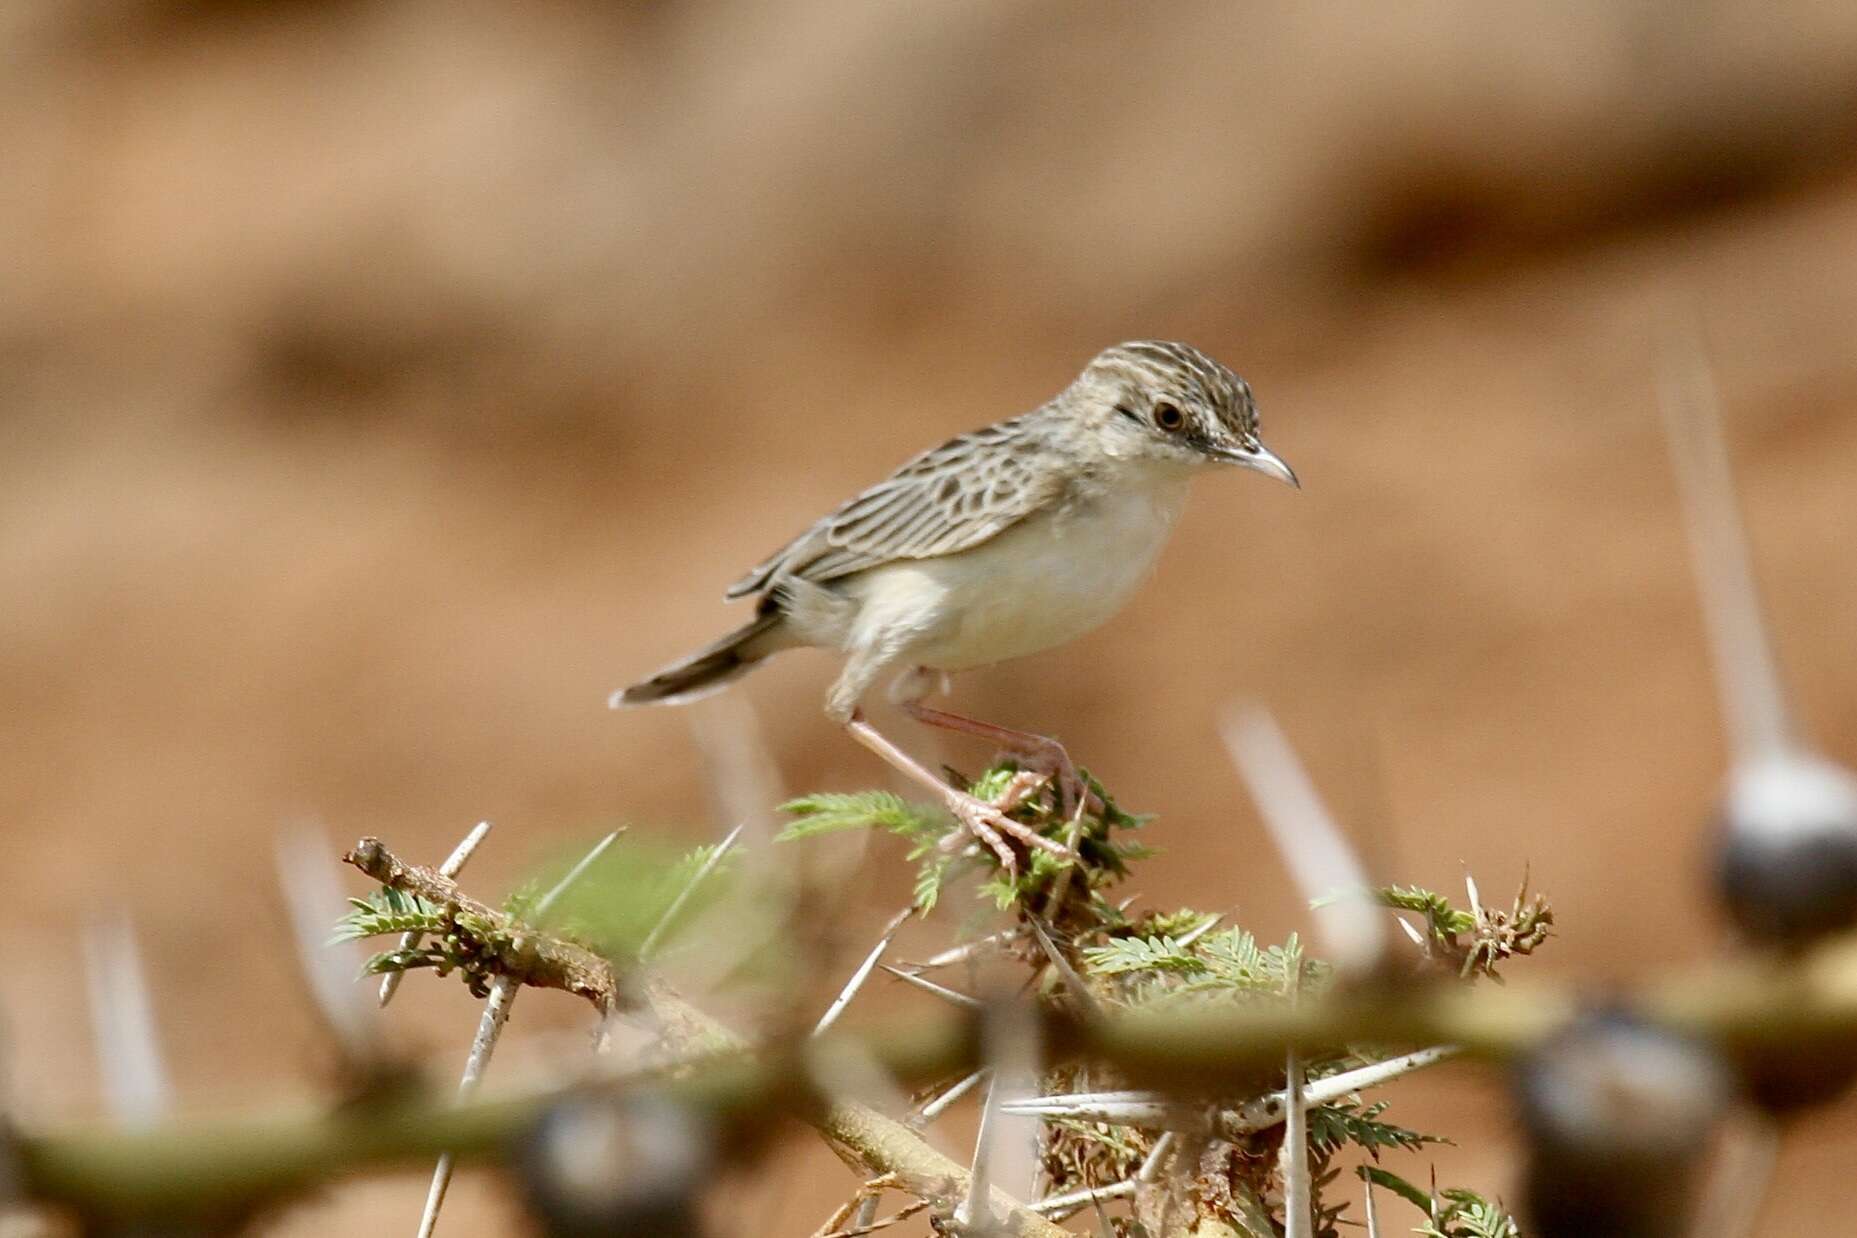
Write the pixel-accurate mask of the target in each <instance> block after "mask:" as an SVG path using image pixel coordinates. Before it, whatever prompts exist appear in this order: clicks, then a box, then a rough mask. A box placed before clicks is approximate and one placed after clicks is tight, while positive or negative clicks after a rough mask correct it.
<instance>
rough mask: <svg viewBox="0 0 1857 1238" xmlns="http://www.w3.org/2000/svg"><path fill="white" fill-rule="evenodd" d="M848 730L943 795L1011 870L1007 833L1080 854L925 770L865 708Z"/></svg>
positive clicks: (1014, 865) (1069, 855)
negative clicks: (868, 718) (876, 724)
mask: <svg viewBox="0 0 1857 1238" xmlns="http://www.w3.org/2000/svg"><path fill="white" fill-rule="evenodd" d="M845 729H846V730H847V731H850V732H851V737H852V738H853V739H855V740H857V741H858V742H859V743H860V744H863V745H864V746H865V747H866V748H869V749H870V750H871V751H872V752H874V753H876V754H877V755H878V756H880V757H882V758H883V759H884V760H885V761H887V762H888V763H889V764H890V765H891V766H892V767H894V768H895V769H897V770H899V771H901V772H902V773H903V774H905V775H907V776H908V777H910V778H912V779H914V780H915V781H916V782H919V783H921V784H922V785H923V786H924V787H927V788H928V789H929V790H931V791H933V792H935V794H937V795H939V796H940V797H941V799H942V802H943V803H945V804H946V805H947V806H948V811H949V812H951V813H953V814H954V818H955V820H956V821H958V822H960V823H961V827H962V828H963V829H964V830H966V832H967V833H969V834H972V835H973V836H974V837H975V838H977V839H979V840H980V841H981V842H983V843H985V844H986V845H987V846H988V847H989V848H991V849H992V851H993V854H994V855H996V856H998V857H999V862H1000V865H1001V866H1002V867H1004V868H1005V870H1006V871H1007V872H1008V873H1017V872H1018V858H1017V857H1016V856H1014V855H1013V853H1012V848H1011V847H1010V846H1008V845H1007V844H1006V839H1005V837H1004V836H1005V835H1007V834H1010V835H1012V836H1013V837H1014V838H1017V839H1019V840H1020V841H1021V842H1023V843H1025V844H1026V845H1027V846H1031V847H1042V848H1044V849H1045V850H1046V851H1050V852H1052V853H1054V854H1056V855H1060V856H1062V857H1063V858H1065V859H1067V860H1073V859H1075V858H1076V853H1075V852H1074V851H1072V850H1071V849H1070V848H1068V847H1066V846H1064V844H1062V843H1060V842H1056V841H1054V840H1052V839H1049V838H1046V837H1045V836H1044V835H1043V834H1040V833H1039V832H1038V831H1037V830H1034V829H1032V828H1031V827H1030V826H1028V825H1024V824H1021V823H1020V822H1017V821H1014V820H1013V819H1012V818H1011V817H1008V816H1007V815H1006V814H1005V813H1003V812H1001V811H1000V810H999V809H998V808H995V807H994V806H993V805H991V804H989V803H987V802H986V801H985V800H982V799H978V798H976V797H975V796H972V795H969V794H968V793H967V792H965V791H957V790H955V789H954V788H953V787H951V786H949V785H948V784H947V783H945V782H943V781H942V780H941V779H939V778H937V777H936V776H935V775H934V774H932V773H930V772H929V771H928V770H927V769H925V768H924V767H923V766H922V764H921V762H919V761H917V760H916V759H915V758H914V757H912V756H910V755H909V754H908V753H906V752H904V751H903V750H902V749H901V748H898V747H897V746H896V745H895V744H893V743H891V742H890V741H889V740H888V739H886V738H884V735H883V733H882V732H881V731H879V730H878V729H877V728H876V727H874V726H872V725H871V724H870V723H869V722H867V721H866V720H865V718H864V713H863V711H862V710H853V711H852V714H851V717H850V719H849V720H848V721H847V722H846V723H845ZM943 845H946V843H944V844H943Z"/></svg>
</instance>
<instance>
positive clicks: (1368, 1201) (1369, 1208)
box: [1361, 1178, 1380, 1238]
mask: <svg viewBox="0 0 1857 1238" xmlns="http://www.w3.org/2000/svg"><path fill="white" fill-rule="evenodd" d="M1363 1185H1364V1186H1365V1187H1366V1188H1367V1190H1366V1198H1365V1199H1364V1200H1363V1202H1362V1204H1361V1211H1362V1212H1363V1213H1364V1214H1365V1215H1366V1218H1367V1238H1380V1214H1379V1212H1377V1211H1376V1210H1375V1209H1374V1206H1373V1179H1371V1178H1368V1179H1365V1180H1364V1181H1363Z"/></svg>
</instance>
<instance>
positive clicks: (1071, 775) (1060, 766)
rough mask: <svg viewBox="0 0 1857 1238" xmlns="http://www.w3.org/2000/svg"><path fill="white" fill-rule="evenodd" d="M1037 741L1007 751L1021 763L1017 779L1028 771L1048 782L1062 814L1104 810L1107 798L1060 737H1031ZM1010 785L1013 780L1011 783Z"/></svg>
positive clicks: (1062, 815) (1069, 814) (1039, 780)
mask: <svg viewBox="0 0 1857 1238" xmlns="http://www.w3.org/2000/svg"><path fill="white" fill-rule="evenodd" d="M1029 738H1030V739H1032V740H1035V741H1037V742H1028V743H1025V744H1021V745H1018V746H1015V747H1014V748H1011V749H1009V750H1008V752H1007V755H1009V756H1011V757H1012V758H1013V759H1014V760H1016V761H1017V762H1018V763H1019V773H1018V774H1015V775H1014V776H1013V781H1014V782H1017V781H1018V779H1019V778H1021V777H1023V776H1025V775H1026V774H1031V775H1033V776H1034V777H1035V778H1036V780H1037V781H1038V782H1040V783H1045V782H1048V783H1050V784H1051V790H1052V791H1053V792H1054V793H1055V794H1056V795H1057V811H1058V815H1059V816H1061V817H1066V818H1070V817H1074V816H1077V815H1079V814H1081V813H1095V814H1097V815H1099V816H1100V815H1101V814H1102V812H1103V801H1102V798H1101V797H1100V796H1098V795H1097V794H1096V792H1094V791H1092V790H1090V784H1089V783H1087V782H1085V781H1084V780H1083V775H1082V774H1079V773H1078V772H1077V766H1076V763H1075V762H1073V761H1072V760H1071V759H1070V753H1069V752H1067V751H1065V749H1064V745H1063V744H1060V743H1059V742H1058V741H1057V740H1055V739H1051V738H1048V737H1046V736H1043V735H1038V736H1031V737H1029ZM1007 785H1008V787H1009V788H1010V787H1011V786H1012V784H1011V783H1008V784H1007Z"/></svg>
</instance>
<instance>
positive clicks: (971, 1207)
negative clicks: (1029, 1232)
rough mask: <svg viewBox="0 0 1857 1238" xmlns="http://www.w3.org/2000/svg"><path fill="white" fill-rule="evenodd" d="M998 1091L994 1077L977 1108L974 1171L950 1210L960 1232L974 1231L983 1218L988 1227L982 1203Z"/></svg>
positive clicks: (989, 1166)
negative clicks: (984, 1101)
mask: <svg viewBox="0 0 1857 1238" xmlns="http://www.w3.org/2000/svg"><path fill="white" fill-rule="evenodd" d="M999 1092H1000V1086H999V1080H998V1078H995V1079H994V1080H993V1081H992V1082H991V1083H989V1084H988V1085H987V1098H986V1103H985V1104H983V1105H982V1106H981V1107H980V1130H979V1133H978V1134H976V1135H975V1136H974V1168H973V1172H972V1174H970V1175H969V1177H968V1179H967V1194H966V1195H965V1196H963V1197H962V1199H961V1202H960V1203H959V1204H958V1205H956V1207H955V1209H954V1223H955V1224H956V1225H957V1226H959V1227H960V1228H961V1229H962V1230H964V1231H965V1230H972V1229H975V1228H977V1227H978V1225H979V1222H980V1219H981V1218H982V1217H985V1218H986V1227H987V1228H988V1229H991V1228H992V1224H993V1209H992V1208H991V1207H990V1206H989V1205H988V1204H986V1203H985V1202H983V1201H985V1200H986V1198H987V1193H988V1191H989V1190H990V1188H991V1183H989V1182H988V1181H987V1179H988V1176H989V1175H990V1174H991V1172H992V1167H993V1128H994V1126H995V1125H997V1124H998V1121H999Z"/></svg>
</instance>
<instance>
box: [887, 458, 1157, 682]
mask: <svg viewBox="0 0 1857 1238" xmlns="http://www.w3.org/2000/svg"><path fill="white" fill-rule="evenodd" d="M1186 489H1187V482H1186V479H1185V478H1180V479H1178V480H1177V481H1176V480H1174V479H1172V478H1167V479H1164V480H1162V481H1161V482H1159V483H1157V484H1151V485H1146V486H1141V487H1134V488H1127V489H1119V490H1117V491H1114V492H1110V493H1103V494H1098V495H1096V496H1093V497H1091V498H1088V499H1086V500H1081V501H1078V502H1076V503H1073V504H1071V505H1068V506H1066V507H1062V508H1058V509H1055V510H1053V511H1051V512H1047V513H1042V514H1040V515H1037V516H1033V517H1031V518H1029V519H1028V520H1026V521H1024V522H1022V523H1020V524H1018V525H1016V526H1014V527H1013V528H1011V529H1009V530H1007V531H1006V532H1004V533H1002V534H1000V535H999V536H998V537H996V538H994V539H992V540H991V541H989V542H986V543H985V544H983V545H981V546H977V547H975V548H974V549H972V550H970V551H967V552H965V553H962V554H957V555H951V556H948V557H946V558H941V559H929V560H922V561H919V562H916V563H913V564H910V565H908V569H907V570H908V572H909V577H910V579H909V580H908V581H907V582H905V581H904V580H902V579H900V578H899V579H898V580H897V582H896V587H897V591H898V592H899V593H900V592H902V591H903V590H905V589H907V590H908V591H909V592H911V593H912V594H914V595H915V596H916V597H917V598H918V599H919V600H920V599H925V598H926V597H927V596H930V595H932V596H934V597H935V603H934V607H933V609H934V611H935V612H936V617H937V620H938V621H937V622H935V623H932V624H924V625H922V628H921V629H920V630H919V635H918V636H917V638H916V639H915V640H912V641H911V642H910V645H911V647H910V649H909V650H908V653H907V655H906V656H907V657H908V658H909V659H910V660H912V661H915V662H919V663H921V664H923V665H926V666H932V667H935V668H937V669H941V670H950V671H958V670H965V669H967V668H969V667H975V666H984V665H986V664H988V663H992V662H1003V661H1006V660H1008V659H1010V658H1017V657H1023V656H1025V655H1026V654H1031V653H1037V652H1039V651H1041V650H1045V649H1050V648H1053V647H1055V646H1058V645H1062V644H1064V643H1066V642H1068V641H1071V640H1075V639H1076V638H1077V637H1079V636H1081V635H1083V634H1084V633H1085V632H1088V631H1090V630H1091V629H1093V628H1095V627H1097V626H1099V625H1100V624H1102V623H1103V622H1104V621H1105V620H1107V619H1108V618H1109V617H1110V616H1112V615H1114V614H1115V613H1116V612H1117V611H1118V610H1120V609H1121V608H1122V606H1123V604H1124V603H1125V602H1127V601H1128V599H1129V596H1130V595H1131V594H1133V593H1134V591H1135V589H1136V588H1137V587H1138V586H1139V585H1140V584H1141V582H1142V581H1143V580H1145V579H1146V578H1147V575H1148V573H1149V571H1150V570H1151V569H1152V568H1153V566H1154V561H1155V558H1156V556H1157V555H1158V554H1159V553H1160V550H1161V547H1162V546H1163V545H1165V544H1166V541H1167V536H1168V534H1169V533H1170V532H1171V531H1172V529H1173V525H1174V521H1175V520H1176V519H1177V518H1178V516H1179V514H1180V509H1181V507H1182V505H1183V504H1184V502H1185V499H1186ZM900 566H901V565H899V567H900ZM873 583H876V582H873ZM878 591H879V592H888V590H885V589H880V590H878Z"/></svg>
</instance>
